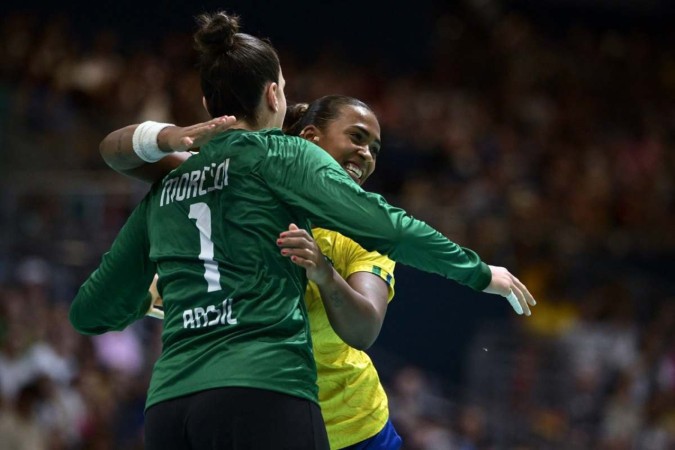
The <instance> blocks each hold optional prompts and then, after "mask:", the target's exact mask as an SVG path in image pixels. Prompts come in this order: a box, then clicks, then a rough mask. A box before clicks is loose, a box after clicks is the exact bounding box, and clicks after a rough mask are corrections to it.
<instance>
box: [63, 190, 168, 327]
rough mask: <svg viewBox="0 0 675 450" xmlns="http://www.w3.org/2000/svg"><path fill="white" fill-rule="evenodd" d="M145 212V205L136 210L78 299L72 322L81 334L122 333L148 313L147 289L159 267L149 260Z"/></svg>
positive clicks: (150, 300)
mask: <svg viewBox="0 0 675 450" xmlns="http://www.w3.org/2000/svg"><path fill="white" fill-rule="evenodd" d="M146 208H147V201H143V202H142V203H141V204H140V205H139V206H138V207H137V208H136V209H135V210H134V212H133V213H132V214H131V216H130V217H129V219H128V220H127V222H126V224H125V225H124V227H123V228H122V229H121V230H120V233H119V234H118V236H117V238H116V239H115V241H114V242H113V244H112V247H111V248H110V250H109V251H108V252H107V253H105V254H104V255H103V257H102V259H101V264H100V265H99V266H98V268H97V269H96V270H95V271H94V272H93V273H92V274H91V275H90V276H89V278H88V279H87V280H86V281H85V282H84V283H83V284H82V286H81V287H80V289H79V291H78V293H77V295H76V296H75V300H73V303H72V305H71V307H70V313H69V318H70V322H71V323H72V325H73V327H74V328H75V329H76V330H77V331H79V332H80V333H83V334H101V333H105V332H106V331H113V330H122V329H124V328H125V327H126V326H128V325H129V324H131V323H132V322H134V321H136V320H138V319H140V318H141V317H143V316H144V315H145V314H146V313H147V312H148V310H149V308H150V306H151V302H152V296H151V295H150V293H149V292H148V286H149V285H150V283H151V281H152V279H153V277H154V275H155V272H156V266H155V264H154V263H153V262H152V261H150V259H149V257H148V255H149V252H150V244H149V240H148V232H147V221H146Z"/></svg>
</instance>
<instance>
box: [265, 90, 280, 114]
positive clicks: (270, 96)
mask: <svg viewBox="0 0 675 450" xmlns="http://www.w3.org/2000/svg"><path fill="white" fill-rule="evenodd" d="M278 90H279V85H278V84H277V83H270V84H269V86H267V90H266V91H265V100H266V101H267V107H268V108H269V109H271V110H272V111H274V112H278V111H279V98H277V91H278Z"/></svg>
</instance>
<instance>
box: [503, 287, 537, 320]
mask: <svg viewBox="0 0 675 450" xmlns="http://www.w3.org/2000/svg"><path fill="white" fill-rule="evenodd" d="M506 298H507V300H509V303H511V306H513V300H515V301H516V302H517V303H518V306H519V308H518V309H519V310H520V312H518V309H516V308H515V307H514V309H516V312H517V313H518V314H525V315H526V316H529V315H531V314H532V312H531V311H530V307H529V306H528V304H527V301H526V300H525V295H523V292H522V291H521V290H520V289H519V288H518V287H516V286H515V285H514V286H513V289H512V290H511V292H509V295H507V296H506Z"/></svg>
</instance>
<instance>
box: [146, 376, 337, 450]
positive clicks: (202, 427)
mask: <svg viewBox="0 0 675 450" xmlns="http://www.w3.org/2000/svg"><path fill="white" fill-rule="evenodd" d="M145 448H146V449H147V450H179V449H180V450H188V449H189V450H226V449H233V450H234V449H237V450H239V449H251V450H264V449H298V450H300V449H307V450H324V449H328V436H327V435H326V427H325V425H324V422H323V417H322V416H321V409H320V408H319V405H317V404H316V403H314V402H311V401H309V400H305V399H302V398H299V397H293V396H291V395H286V394H281V393H279V392H273V391H267V390H264V389H253V388H238V387H232V388H219V389H210V390H207V391H201V392H197V393H195V394H191V395H187V396H184V397H178V398H175V399H171V400H166V401H163V402H160V403H157V404H156V405H153V406H151V407H150V408H148V410H147V411H146V413H145Z"/></svg>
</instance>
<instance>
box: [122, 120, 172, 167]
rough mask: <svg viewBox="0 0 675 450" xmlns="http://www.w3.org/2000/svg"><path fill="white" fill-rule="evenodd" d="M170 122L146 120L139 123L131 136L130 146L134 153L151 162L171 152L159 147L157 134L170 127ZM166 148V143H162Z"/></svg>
mask: <svg viewBox="0 0 675 450" xmlns="http://www.w3.org/2000/svg"><path fill="white" fill-rule="evenodd" d="M172 126H174V125H173V124H170V123H160V122H153V121H151V120H148V121H146V122H143V123H141V124H139V125H138V126H137V127H136V130H134V134H133V136H132V140H131V142H132V147H133V149H134V153H136V155H137V156H138V157H139V158H140V159H142V160H143V161H145V162H148V163H153V162H156V161H159V160H160V159H162V158H164V157H165V156H167V155H168V154H169V153H171V149H170V148H169V149H168V150H163V149H162V148H160V144H159V135H160V133H161V132H162V131H163V130H165V129H166V128H167V127H172ZM162 147H163V148H167V145H166V143H165V144H163V145H162Z"/></svg>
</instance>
